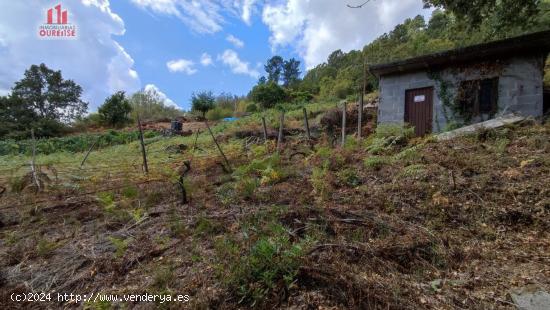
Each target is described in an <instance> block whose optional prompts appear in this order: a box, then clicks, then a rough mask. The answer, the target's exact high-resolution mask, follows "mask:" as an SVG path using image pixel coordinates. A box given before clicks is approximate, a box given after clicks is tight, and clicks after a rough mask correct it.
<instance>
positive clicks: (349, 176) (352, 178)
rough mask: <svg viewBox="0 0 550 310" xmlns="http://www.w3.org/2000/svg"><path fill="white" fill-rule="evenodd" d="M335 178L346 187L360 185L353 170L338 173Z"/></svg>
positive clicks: (348, 169) (359, 179) (357, 176)
mask: <svg viewBox="0 0 550 310" xmlns="http://www.w3.org/2000/svg"><path fill="white" fill-rule="evenodd" d="M336 176H337V177H338V180H339V181H340V182H341V183H343V184H345V185H347V186H351V187H357V186H359V185H360V184H361V178H360V177H359V175H358V174H357V171H356V170H355V169H354V168H347V169H344V170H342V171H339V172H338V173H337V174H336Z"/></svg>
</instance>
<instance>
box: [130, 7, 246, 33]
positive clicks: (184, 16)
mask: <svg viewBox="0 0 550 310" xmlns="http://www.w3.org/2000/svg"><path fill="white" fill-rule="evenodd" d="M131 1H132V3H134V4H135V5H136V6H138V7H140V8H142V9H144V10H149V11H151V12H153V13H156V14H162V15H171V16H175V17H177V18H179V19H180V20H181V21H183V22H184V23H185V24H186V25H187V26H189V27H190V28H191V29H193V30H194V31H196V32H198V33H216V32H218V31H221V30H222V29H223V25H224V24H225V23H226V20H225V18H224V16H225V15H229V16H233V17H238V18H240V19H242V21H243V22H244V23H246V24H247V25H250V24H251V18H252V14H253V13H254V12H255V11H256V3H257V0H200V1H199V0H131Z"/></svg>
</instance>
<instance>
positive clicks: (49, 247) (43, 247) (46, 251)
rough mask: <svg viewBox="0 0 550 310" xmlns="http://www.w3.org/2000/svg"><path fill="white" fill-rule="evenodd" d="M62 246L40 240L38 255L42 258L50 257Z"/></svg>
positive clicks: (37, 248) (37, 247)
mask: <svg viewBox="0 0 550 310" xmlns="http://www.w3.org/2000/svg"><path fill="white" fill-rule="evenodd" d="M59 246H60V245H59V244H58V243H57V242H53V241H49V240H47V239H45V238H43V239H40V240H39V241H38V243H37V244H36V254H37V255H38V256H41V257H46V256H49V255H51V254H52V253H53V251H55V249H57V248H58V247H59Z"/></svg>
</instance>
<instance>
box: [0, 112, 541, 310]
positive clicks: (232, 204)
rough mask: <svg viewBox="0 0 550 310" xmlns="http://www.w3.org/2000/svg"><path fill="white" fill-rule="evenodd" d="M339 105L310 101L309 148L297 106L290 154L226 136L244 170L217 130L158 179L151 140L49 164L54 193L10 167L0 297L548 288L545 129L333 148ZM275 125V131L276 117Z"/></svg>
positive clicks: (429, 293)
mask: <svg viewBox="0 0 550 310" xmlns="http://www.w3.org/2000/svg"><path fill="white" fill-rule="evenodd" d="M334 106H335V104H334V103H323V104H313V105H310V106H308V110H309V111H310V115H311V117H312V120H311V123H312V127H314V132H315V135H314V136H315V141H314V142H315V145H314V147H313V148H311V147H310V145H309V143H307V141H306V139H305V135H304V132H303V130H300V128H302V127H303V125H302V124H303V120H302V110H301V108H298V107H296V108H294V109H291V111H289V112H288V113H287V118H286V121H287V122H286V123H285V127H286V128H288V130H289V134H290V135H289V136H288V137H287V139H286V141H285V144H284V148H283V151H281V152H276V150H275V141H274V140H270V141H269V142H268V143H266V144H264V143H263V141H262V139H260V138H258V137H261V130H260V129H261V127H260V126H261V125H260V124H261V122H260V116H259V115H253V116H250V117H247V118H244V119H241V120H239V121H237V122H232V123H219V124H217V125H215V126H213V128H212V129H213V131H214V133H215V135H216V137H217V139H218V141H219V142H220V144H221V147H222V149H223V151H224V152H225V154H226V155H227V157H228V159H229V162H230V164H231V172H229V171H228V170H229V169H228V168H227V167H223V159H222V158H221V156H220V155H219V153H218V151H217V149H216V147H215V145H214V144H213V142H212V138H211V137H210V136H209V135H208V134H207V133H205V132H203V133H201V134H200V135H199V136H198V139H197V144H196V145H197V147H196V149H195V150H194V151H193V145H194V139H195V136H194V135H193V136H189V137H170V138H164V137H153V138H150V139H147V152H148V158H149V163H150V173H149V174H148V175H145V174H144V173H143V171H142V166H141V160H142V158H141V153H140V146H139V144H138V143H137V142H131V143H128V144H124V145H117V146H112V147H106V148H103V149H99V150H97V151H94V152H93V153H92V154H91V155H90V157H89V159H88V161H87V163H86V165H85V166H84V167H83V168H82V169H81V168H80V167H79V166H80V161H81V160H82V158H83V156H84V154H83V153H69V152H63V153H62V152H60V153H53V154H48V155H39V156H38V157H37V160H36V161H37V165H38V166H39V167H40V171H41V174H40V177H41V180H42V182H43V184H42V190H41V191H40V192H36V189H35V188H34V186H33V184H32V179H30V178H29V174H28V173H29V164H28V163H29V160H30V158H29V156H26V155H17V156H15V155H11V156H2V157H0V166H1V169H2V173H1V174H0V175H1V177H0V186H2V187H3V188H5V192H4V193H3V196H2V200H1V202H0V208H1V210H2V212H1V218H0V224H1V225H0V234H1V236H2V241H1V244H2V246H1V247H0V257H1V258H2V259H1V262H2V263H1V264H2V272H1V274H0V283H2V286H1V287H0V296H2V300H9V296H10V294H12V293H14V292H27V291H30V290H31V289H32V290H33V291H38V292H63V293H65V292H67V293H70V292H73V293H82V294H85V293H86V292H95V293H103V294H131V293H136V294H143V293H145V292H148V293H151V294H188V295H189V296H190V301H189V302H188V303H186V304H184V305H181V304H177V303H171V304H170V303H168V304H158V303H157V304H141V303H131V302H128V303H122V304H124V306H125V307H128V308H133V307H141V308H148V307H153V308H154V307H160V308H174V309H179V308H181V307H182V306H183V307H188V308H193V309H195V308H196V309H205V308H248V307H256V308H292V309H305V308H310V307H313V308H317V307H326V308H333V309H349V308H376V309H377V308H384V309H418V308H434V309H455V308H476V309H480V308H510V309H512V308H513V307H512V306H511V304H510V298H509V295H508V292H509V290H510V289H512V288H515V287H521V286H525V285H528V284H532V283H536V284H537V285H539V286H542V287H544V288H546V289H547V290H548V289H550V281H549V279H550V269H549V268H548V266H550V257H549V256H548V253H550V239H549V235H548V231H549V228H550V221H549V216H548V215H549V213H550V192H549V188H550V187H549V185H550V124H549V123H548V122H547V123H546V124H543V125H540V124H534V123H526V124H520V125H516V126H509V127H507V128H503V129H499V130H491V131H483V132H478V133H476V134H475V135H472V136H468V137H463V138H458V139H455V140H453V141H447V142H435V139H433V138H431V137H428V138H423V139H419V138H413V137H412V136H411V131H410V130H405V129H399V128H395V127H381V128H379V130H378V131H377V133H376V134H373V135H371V136H369V137H366V138H365V139H363V140H362V141H357V140H356V139H355V138H353V137H352V136H349V137H348V139H347V143H346V144H345V146H344V147H333V146H332V145H331V143H330V141H331V138H330V137H328V136H327V133H326V132H324V131H322V130H321V129H320V127H319V122H320V115H321V113H322V112H323V111H326V110H327V109H329V108H331V107H334ZM266 115H267V118H268V127H270V128H271V129H270V135H272V134H273V133H274V132H275V130H276V128H277V126H278V125H277V123H278V112H277V111H275V110H273V111H268V112H267V113H266ZM180 145H185V147H181V146H180ZM184 161H189V162H190V165H191V170H190V171H189V172H187V173H186V174H185V177H184V185H185V188H186V192H187V194H188V196H189V198H190V202H189V203H188V204H181V203H180V200H181V192H180V188H179V185H178V177H179V175H180V174H181V173H180V171H181V169H182V167H183V166H184V165H183V163H184ZM49 305H50V306H51V305H52V304H49ZM53 305H56V306H72V305H70V304H63V303H54V304H53ZM7 306H8V307H9V308H11V307H13V308H17V307H19V308H25V307H36V308H41V307H45V304H42V305H38V304H33V303H27V304H21V303H9V302H8V304H7ZM78 306H79V307H84V308H88V309H109V308H117V307H120V306H121V303H116V302H101V303H99V302H96V303H94V302H86V303H81V304H79V305H78Z"/></svg>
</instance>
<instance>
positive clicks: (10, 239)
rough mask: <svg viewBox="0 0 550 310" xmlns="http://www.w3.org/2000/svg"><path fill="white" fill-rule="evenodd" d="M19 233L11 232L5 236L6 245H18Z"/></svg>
mask: <svg viewBox="0 0 550 310" xmlns="http://www.w3.org/2000/svg"><path fill="white" fill-rule="evenodd" d="M17 239H18V237H17V232H16V231H10V232H6V233H5V234H4V242H5V243H6V245H14V244H16V243H17Z"/></svg>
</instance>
